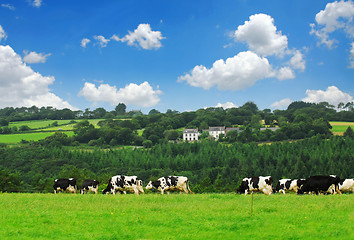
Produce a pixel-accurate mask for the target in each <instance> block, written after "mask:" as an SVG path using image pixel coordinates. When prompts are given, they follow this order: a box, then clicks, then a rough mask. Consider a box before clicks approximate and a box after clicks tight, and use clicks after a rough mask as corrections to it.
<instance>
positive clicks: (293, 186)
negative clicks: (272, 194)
mask: <svg viewBox="0 0 354 240" xmlns="http://www.w3.org/2000/svg"><path fill="white" fill-rule="evenodd" d="M304 182H305V179H294V180H291V179H280V180H279V182H278V184H277V186H276V187H275V191H276V192H280V193H283V194H285V191H286V190H288V191H294V192H297V191H298V190H299V188H300V187H301V186H302V185H303V184H304Z"/></svg>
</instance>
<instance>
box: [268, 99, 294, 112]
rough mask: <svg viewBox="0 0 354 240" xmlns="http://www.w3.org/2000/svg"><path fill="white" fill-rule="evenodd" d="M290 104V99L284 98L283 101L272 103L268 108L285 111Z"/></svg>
mask: <svg viewBox="0 0 354 240" xmlns="http://www.w3.org/2000/svg"><path fill="white" fill-rule="evenodd" d="M292 102H293V101H292V100H291V99H290V98H284V99H282V100H280V101H277V102H274V103H272V105H270V107H271V108H275V109H285V108H286V107H288V106H289V105H290V103H292Z"/></svg>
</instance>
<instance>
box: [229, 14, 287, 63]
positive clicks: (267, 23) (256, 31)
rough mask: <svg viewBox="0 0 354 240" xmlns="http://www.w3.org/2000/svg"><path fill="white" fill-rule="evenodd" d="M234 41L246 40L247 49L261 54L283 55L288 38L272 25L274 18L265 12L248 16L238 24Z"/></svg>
mask: <svg viewBox="0 0 354 240" xmlns="http://www.w3.org/2000/svg"><path fill="white" fill-rule="evenodd" d="M235 39H236V41H240V42H246V43H247V45H248V47H249V49H250V50H252V51H254V52H255V53H257V54H260V55H263V56H270V55H283V54H284V53H285V50H286V49H287V47H288V38H287V37H286V36H284V35H282V33H281V32H280V31H277V27H276V26H275V25H274V19H273V18H272V17H271V16H269V15H266V14H255V15H252V16H250V18H249V21H245V24H244V25H240V26H238V28H237V30H236V31H235Z"/></svg>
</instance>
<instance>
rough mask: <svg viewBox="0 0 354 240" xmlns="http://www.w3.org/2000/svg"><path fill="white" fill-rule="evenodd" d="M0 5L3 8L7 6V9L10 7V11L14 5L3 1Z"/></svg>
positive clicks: (13, 8)
mask: <svg viewBox="0 0 354 240" xmlns="http://www.w3.org/2000/svg"><path fill="white" fill-rule="evenodd" d="M1 7H3V8H8V9H10V10H11V11H15V7H14V6H13V5H11V4H5V3H3V4H1Z"/></svg>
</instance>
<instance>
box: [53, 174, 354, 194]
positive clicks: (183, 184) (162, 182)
mask: <svg viewBox="0 0 354 240" xmlns="http://www.w3.org/2000/svg"><path fill="white" fill-rule="evenodd" d="M272 184H273V179H272V177H271V176H267V177H262V176H259V177H250V178H244V179H243V180H242V183H241V185H240V187H239V188H238V189H237V192H239V193H241V194H243V193H244V194H245V195H247V193H249V192H252V193H253V192H254V191H260V192H263V193H264V194H266V195H270V194H272V193H276V192H279V193H283V194H285V191H294V192H296V193H297V194H304V193H309V194H313V193H314V194H319V193H324V194H336V193H339V194H341V192H354V179H353V178H349V179H340V178H339V177H337V176H335V175H329V176H311V177H309V178H306V179H281V180H279V182H278V183H277V185H276V187H273V186H272ZM98 185H99V182H98V181H96V180H89V179H86V180H84V181H83V183H82V186H81V190H80V192H81V194H84V193H85V192H94V193H98ZM53 187H54V193H57V192H58V191H63V192H71V193H76V192H77V185H76V180H75V179H74V178H61V179H56V180H55V181H54V186H53ZM145 189H146V190H150V189H156V190H158V191H160V192H161V194H164V192H165V191H166V192H167V193H168V194H169V193H170V191H180V193H182V192H183V191H184V192H185V193H193V192H192V191H191V190H190V188H189V183H188V178H187V177H184V176H168V177H161V178H159V179H158V180H157V181H150V182H149V183H148V184H147V185H146V187H145ZM117 192H119V193H124V194H126V193H127V192H134V193H135V194H136V195H139V194H140V193H143V194H144V193H145V192H144V188H143V182H142V180H139V179H138V177H137V176H124V175H117V176H113V177H111V178H110V179H109V182H108V185H107V187H106V188H105V189H104V190H103V191H102V193H103V194H109V193H112V194H116V193H117Z"/></svg>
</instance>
